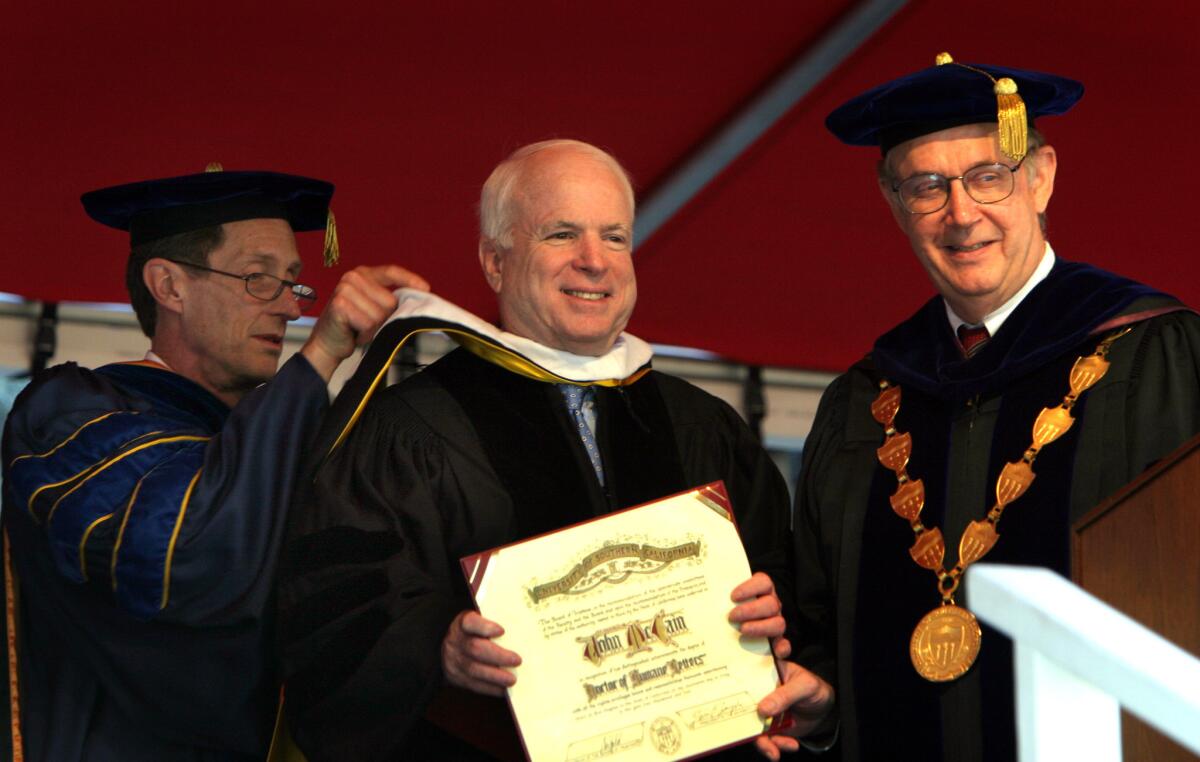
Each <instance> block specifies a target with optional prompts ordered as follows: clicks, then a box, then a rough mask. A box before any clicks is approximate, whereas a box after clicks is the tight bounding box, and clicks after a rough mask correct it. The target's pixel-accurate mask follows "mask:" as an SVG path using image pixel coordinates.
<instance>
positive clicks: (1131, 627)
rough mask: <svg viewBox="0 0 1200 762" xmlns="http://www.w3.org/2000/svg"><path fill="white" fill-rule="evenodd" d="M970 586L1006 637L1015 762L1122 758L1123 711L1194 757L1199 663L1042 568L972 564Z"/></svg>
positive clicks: (973, 603)
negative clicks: (1012, 679)
mask: <svg viewBox="0 0 1200 762" xmlns="http://www.w3.org/2000/svg"><path fill="white" fill-rule="evenodd" d="M967 590H968V591H969V593H968V604H969V606H970V608H971V610H972V611H974V612H975V613H976V614H978V615H979V617H980V618H981V619H984V620H986V621H987V622H988V623H989V624H990V625H992V626H993V627H995V628H996V629H998V630H1000V631H1002V632H1004V633H1005V634H1006V635H1008V636H1009V637H1010V638H1012V639H1013V652H1014V659H1015V661H1016V677H1017V683H1016V697H1017V734H1018V746H1019V749H1020V760H1021V762H1051V760H1053V761H1054V762H1059V761H1060V760H1088V762H1119V760H1120V759H1121V715H1120V709H1121V708H1122V707H1124V708H1125V709H1126V710H1128V711H1130V712H1132V713H1133V714H1136V715H1137V716H1138V717H1140V718H1141V719H1143V720H1145V721H1146V722H1148V723H1150V724H1151V725H1153V726H1154V727H1156V728H1158V729H1159V730H1160V731H1162V732H1163V733H1165V734H1166V735H1168V736H1170V737H1171V738H1173V739H1175V740H1176V741H1177V742H1178V743H1180V744H1182V745H1183V746H1185V747H1187V748H1189V749H1191V750H1192V751H1194V752H1196V753H1198V754H1200V660H1197V659H1196V658H1195V657H1194V656H1192V655H1191V654H1189V653H1188V652H1186V651H1184V650H1183V649H1181V648H1179V647H1178V646H1176V645H1175V644H1173V643H1171V642H1169V641H1167V640H1166V639H1164V638H1163V637H1161V636H1159V635H1157V634H1156V633H1154V632H1152V631H1151V630H1149V629H1147V628H1146V627H1144V626H1142V625H1141V624H1138V623H1137V622H1135V621H1133V620H1132V619H1130V618H1129V617H1127V616H1125V615H1124V614H1122V613H1120V612H1118V611H1117V610H1116V609H1113V608H1112V607H1111V606H1109V605H1107V604H1105V603H1103V602H1101V601H1100V600H1099V599H1097V598H1095V597H1094V596H1092V595H1090V594H1088V593H1086V592H1084V591H1083V590H1081V589H1080V588H1079V587H1077V586H1076V585H1073V584H1071V582H1069V581H1068V580H1066V579H1063V578H1062V577H1060V576H1059V575H1057V574H1054V573H1053V572H1051V571H1049V570H1046V569H1038V568H1032V567H1022V566H1000V565H996V564H978V565H976V566H972V567H971V569H970V571H968V572H967ZM1198 594H1200V593H1198Z"/></svg>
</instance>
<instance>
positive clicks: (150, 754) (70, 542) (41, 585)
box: [3, 172, 426, 762]
mask: <svg viewBox="0 0 1200 762" xmlns="http://www.w3.org/2000/svg"><path fill="white" fill-rule="evenodd" d="M332 193H333V186H332V185H330V184H328V183H325V182H322V181H319V180H312V179H308V178H303V177H294V176H290V175H280V174H275V173H269V172H210V173H205V174H199V175H188V176H185V177H177V178H170V179H164V180H151V181H146V182H141V183H134V184H131V185H123V186H118V187H114V188H106V189H104V190H100V191H94V192H92V193H88V194H85V195H84V197H83V203H84V207H85V208H86V210H87V212H88V214H89V215H91V216H92V217H93V218H94V219H96V220H97V221H99V222H101V223H103V224H105V225H109V226H111V227H115V228H118V229H120V230H124V231H129V234H130V238H131V243H132V251H131V253H130V257H129V262H128V267H127V284H128V287H129V291H130V297H131V301H132V303H133V306H134V310H135V312H136V314H137V317H138V320H139V322H140V324H141V326H142V328H143V330H144V331H145V333H146V335H147V336H149V337H150V340H151V350H150V352H149V353H148V354H147V355H146V357H145V359H144V360H141V361H137V362H128V363H116V364H113V365H106V366H103V367H101V368H97V369H95V370H87V369H84V368H80V367H78V366H76V365H75V364H74V363H67V364H65V365H60V366H57V367H55V368H51V369H49V370H48V371H46V372H45V373H44V374H43V375H41V376H39V377H38V378H37V379H35V380H34V382H33V383H32V384H31V385H30V387H29V388H28V389H27V390H26V391H25V392H23V393H22V395H21V396H20V398H18V400H17V403H16V406H15V407H14V409H13V411H12V413H11V415H10V416H9V418H8V423H7V426H6V430H5V436H4V513H3V519H4V526H5V530H6V536H7V537H8V538H11V561H12V562H13V563H12V564H11V567H12V570H15V572H16V577H17V578H18V579H19V583H20V584H19V587H18V588H17V589H18V590H19V593H20V595H19V597H18V601H19V605H18V606H16V608H15V614H16V621H17V623H18V633H17V640H16V644H17V650H16V653H14V652H13V651H11V650H10V658H12V657H16V658H17V659H18V663H19V680H17V681H16V685H17V686H18V691H17V692H16V693H15V694H13V695H12V696H10V699H11V703H10V708H13V709H15V708H17V706H18V704H19V709H20V712H19V717H16V718H14V724H13V725H12V726H11V727H13V728H14V729H16V730H19V734H18V733H14V741H15V745H16V746H23V752H24V755H23V757H24V759H26V760H36V761H39V762H40V761H41V760H46V761H50V760H67V759H87V760H101V761H103V760H167V759H188V760H242V759H245V760H261V759H263V758H264V757H265V755H266V752H267V747H268V742H269V740H270V736H271V729H272V727H273V725H272V723H273V720H274V718H275V715H276V709H277V705H278V695H279V687H278V679H277V678H276V677H275V671H274V665H273V662H272V660H271V654H270V645H271V643H270V642H269V639H268V638H267V632H269V626H268V624H269V617H268V615H267V606H266V604H267V601H268V600H269V593H270V590H271V583H272V577H273V573H274V569H275V564H276V560H277V557H278V550H279V545H280V537H281V535H282V531H283V519H284V515H285V509H286V507H287V505H288V502H289V499H290V495H291V491H292V488H293V486H294V485H295V484H296V483H297V480H298V479H299V472H300V463H301V460H302V458H303V455H304V454H305V452H306V449H305V448H306V447H307V445H308V444H309V442H310V441H311V440H312V437H313V435H314V433H315V432H316V430H317V424H318V422H319V420H320V418H321V416H322V414H323V413H324V412H325V410H326V408H327V407H328V403H329V398H328V392H327V390H326V383H327V382H328V381H329V378H330V376H331V375H332V373H333V371H334V369H335V368H336V367H337V366H338V365H339V364H340V363H341V361H342V360H343V359H345V358H346V357H347V356H348V355H349V354H350V353H351V352H352V351H353V349H354V347H355V345H356V344H359V343H362V342H364V341H366V340H367V339H368V338H370V336H371V335H372V334H373V332H374V330H375V329H376V328H377V327H378V326H379V324H380V323H381V322H382V321H383V319H384V318H385V317H386V316H387V315H389V314H390V313H391V311H392V310H393V309H394V307H395V303H396V300H395V297H394V296H393V294H392V289H394V288H397V287H400V286H412V287H417V288H425V287H426V286H425V284H424V281H422V280H421V279H420V278H419V277H417V276H415V275H412V274H411V273H408V272H407V271H405V270H404V269H402V268H399V267H379V268H368V267H360V268H358V269H356V270H354V271H352V272H350V273H347V274H346V275H345V276H344V277H343V278H342V279H341V281H340V282H339V284H338V286H337V287H336V289H335V291H334V293H333V295H332V296H331V297H330V300H329V304H328V306H327V307H326V309H325V311H324V312H323V313H322V314H321V316H320V317H319V318H318V320H317V322H316V325H315V327H314V328H313V331H312V334H311V335H310V337H309V339H308V341H306V342H305V344H304V346H303V348H302V349H301V350H300V352H299V353H298V354H297V355H296V356H295V357H293V358H291V359H290V360H288V361H287V362H286V363H284V364H283V366H282V367H279V359H280V352H281V350H282V345H283V337H284V332H285V331H286V329H287V324H288V323H289V322H290V321H292V320H295V319H296V318H297V317H299V316H300V314H301V312H302V310H303V309H304V308H305V307H308V306H311V305H312V304H313V302H314V301H315V299H316V292H315V291H314V290H313V289H312V288H310V287H308V286H305V285H303V284H302V283H299V282H297V281H296V279H297V278H299V277H300V269H301V262H300V255H299V252H298V250H297V248H296V239H295V235H294V233H293V231H304V230H314V229H325V228H326V220H327V210H328V206H329V199H330V196H331V195H332ZM277 367H279V372H278V374H277V373H276V368H277ZM6 573H9V574H11V570H8V571H7V572H6ZM12 603H13V601H12V599H11V598H10V605H11V604H12ZM14 751H15V750H14Z"/></svg>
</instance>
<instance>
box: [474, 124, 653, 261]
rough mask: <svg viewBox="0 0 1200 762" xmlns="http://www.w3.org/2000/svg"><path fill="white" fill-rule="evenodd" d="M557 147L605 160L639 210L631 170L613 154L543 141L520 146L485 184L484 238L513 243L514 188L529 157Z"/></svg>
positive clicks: (565, 141) (573, 143) (504, 244)
mask: <svg viewBox="0 0 1200 762" xmlns="http://www.w3.org/2000/svg"><path fill="white" fill-rule="evenodd" d="M554 148H573V149H575V150H577V151H579V152H580V153H585V154H587V155H588V156H591V157H592V158H594V159H596V160H598V161H600V162H602V163H603V164H605V165H606V166H608V168H609V169H611V170H612V172H613V175H614V176H616V178H617V180H618V182H620V184H621V187H622V189H623V190H624V191H625V196H626V198H628V199H629V208H630V209H631V210H633V209H635V208H636V207H635V202H634V196H633V183H632V182H631V181H630V179H629V173H628V172H627V171H625V168H624V167H622V166H621V164H620V162H618V161H617V160H616V159H615V158H613V156H612V155H611V154H609V153H607V152H605V151H602V150H601V149H599V148H597V147H596V146H594V145H592V144H590V143H584V142H583V141H580V140H568V139H565V138H562V139H556V140H543V141H541V142H540V143H530V144H529V145H527V146H524V147H522V148H518V149H517V150H516V151H513V153H512V154H511V155H510V156H509V157H508V158H507V159H505V160H504V161H502V162H500V163H499V164H498V165H497V166H496V168H495V169H493V170H492V174H491V175H489V176H488V179H487V180H486V181H485V182H484V184H483V192H482V193H481V194H480V197H479V233H480V235H482V236H483V237H484V238H486V239H488V240H490V241H493V242H494V243H496V244H497V245H499V246H501V247H502V248H505V249H507V248H509V247H511V246H512V229H513V225H514V224H515V220H514V219H513V216H514V215H513V203H512V197H513V189H514V188H516V186H517V181H518V180H519V179H520V178H521V173H522V172H523V171H524V169H525V163H526V160H527V159H528V158H529V157H530V156H533V155H534V154H536V153H539V152H541V151H546V150H550V149H554Z"/></svg>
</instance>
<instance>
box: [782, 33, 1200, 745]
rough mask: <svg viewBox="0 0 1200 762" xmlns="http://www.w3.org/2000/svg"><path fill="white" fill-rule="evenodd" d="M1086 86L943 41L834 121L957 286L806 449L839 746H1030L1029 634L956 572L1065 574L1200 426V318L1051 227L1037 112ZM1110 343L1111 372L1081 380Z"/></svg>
mask: <svg viewBox="0 0 1200 762" xmlns="http://www.w3.org/2000/svg"><path fill="white" fill-rule="evenodd" d="M1082 94H1083V86H1082V85H1080V84H1079V83H1078V82H1074V81H1072V80H1069V79H1065V78H1062V77H1057V76H1053V75H1049V74H1042V73H1038V72H1031V71H1021V70H1017V69H1006V68H1001V67H996V66H983V65H969V66H968V65H961V64H958V63H955V62H954V61H953V60H951V58H950V56H948V55H946V54H943V55H942V56H939V57H938V65H937V66H934V67H931V68H929V69H924V70H922V71H919V72H917V73H915V74H911V75H908V76H905V77H902V78H900V79H898V80H895V81H893V82H889V83H886V84H884V85H881V86H879V87H877V88H875V89H873V90H870V91H868V92H867V93H864V94H863V95H861V96H859V97H857V98H855V99H853V100H851V101H849V102H848V103H846V104H845V105H843V106H842V107H841V108H839V109H837V110H836V111H834V112H833V113H832V114H831V115H830V116H829V118H828V120H827V122H826V124H827V125H828V127H829V129H830V130H831V131H832V132H833V133H834V134H835V135H836V136H837V137H838V138H840V139H842V140H843V141H845V142H847V143H850V144H852V145H867V146H878V147H879V148H880V150H881V152H882V158H881V160H880V162H879V167H878V185H879V190H880V191H881V192H882V194H883V198H884V201H885V202H886V203H887V205H888V208H889V209H890V211H891V215H892V217H893V218H894V219H895V221H896V223H897V225H898V226H899V227H900V230H901V232H902V233H903V234H904V236H905V237H906V238H907V239H908V243H909V245H910V246H911V248H912V250H913V252H914V253H915V254H916V256H917V260H918V261H919V262H920V264H921V266H922V267H923V268H924V269H925V271H926V272H927V273H928V274H929V278H930V280H931V281H932V284H933V287H934V289H935V290H936V291H937V296H935V297H934V298H932V299H930V300H929V301H928V302H927V303H926V304H925V305H924V306H923V307H922V308H921V309H920V310H919V311H918V312H917V313H916V314H915V315H914V316H913V317H911V318H910V319H908V320H906V321H905V322H903V323H901V324H900V325H899V326H897V327H895V328H893V329H892V330H890V331H888V332H887V333H885V334H884V335H883V336H881V337H880V338H879V339H878V340H877V341H876V343H875V346H874V349H873V350H872V351H871V353H870V354H869V355H868V356H867V358H865V359H864V360H862V361H860V362H859V363H857V364H855V365H854V366H853V367H852V368H851V369H850V370H849V371H848V372H847V373H846V374H844V375H843V376H841V377H840V378H838V379H837V380H835V381H834V382H833V384H832V385H831V386H830V387H829V389H828V390H827V391H826V393H825V395H824V397H823V399H822V402H821V406H820V409H819V411H818V413H817V418H816V422H815V423H814V426H813V430H812V433H811V434H810V436H809V438H808V440H807V442H806V446H805V452H804V462H803V467H802V474H801V479H800V483H799V485H798V488H797V495H796V508H795V514H794V519H793V525H794V532H795V542H796V558H797V575H796V585H797V598H798V603H799V608H800V611H801V612H802V614H801V617H800V619H799V622H798V630H799V633H800V634H799V636H798V637H799V638H800V642H799V643H798V644H797V647H796V654H795V657H796V660H797V661H798V662H799V663H801V664H803V665H805V666H806V667H808V668H810V669H812V670H813V671H814V672H815V673H817V674H819V675H821V676H822V677H823V678H825V679H826V680H828V681H829V682H830V683H832V684H833V685H835V686H836V687H837V691H838V710H837V711H838V715H839V717H840V721H841V740H840V741H839V744H840V745H841V747H842V749H841V758H842V759H843V760H852V761H853V760H877V759H924V760H948V761H949V760H953V762H980V761H982V760H989V761H991V760H995V761H996V762H1000V761H1001V760H1003V761H1006V762H1007V761H1010V760H1013V759H1016V756H1017V753H1016V747H1015V732H1014V714H1013V684H1012V671H1013V666H1012V648H1011V644H1010V643H1009V642H1008V641H1007V640H1006V639H1005V638H1004V637H1003V636H1002V635H1000V634H999V633H998V632H996V631H994V630H991V629H990V628H988V627H986V626H984V627H983V628H982V633H981V631H980V629H979V626H978V624H977V623H976V622H975V620H974V617H973V616H972V615H971V614H970V612H969V611H968V610H967V609H966V608H965V604H964V592H965V590H964V588H963V587H962V586H960V585H959V575H960V574H961V572H962V571H963V568H964V567H965V566H967V565H969V564H970V563H971V562H973V561H975V560H978V559H979V558H985V560H986V561H988V562H1000V563H1021V564H1033V565H1039V566H1046V567H1049V568H1052V569H1055V570H1057V571H1059V572H1061V573H1063V574H1067V573H1069V569H1070V557H1069V550H1070V545H1069V541H1070V534H1069V530H1070V526H1071V523H1072V522H1073V521H1074V520H1075V519H1077V518H1079V517H1080V516H1082V515H1083V514H1084V513H1085V512H1086V511H1087V510H1088V509H1090V508H1092V507H1093V506H1095V505H1096V504H1097V503H1099V502H1100V501H1101V500H1102V499H1103V498H1105V497H1107V496H1108V495H1111V494H1112V493H1113V492H1114V491H1116V490H1117V489H1118V488H1120V487H1121V486H1122V485H1124V484H1125V483H1126V482H1128V481H1130V480H1131V479H1133V478H1134V477H1136V476H1137V475H1138V474H1139V473H1141V472H1142V471H1143V470H1144V469H1145V468H1147V467H1148V466H1149V465H1150V464H1152V463H1153V462H1154V461H1156V460H1157V459H1159V458H1161V457H1163V456H1164V455H1166V454H1167V453H1169V452H1170V451H1171V450H1172V449H1174V448H1175V447H1176V446H1177V445H1179V444H1181V443H1182V442H1184V441H1185V440H1187V439H1188V438H1189V437H1191V436H1192V435H1193V434H1195V433H1196V432H1197V431H1200V319H1197V316H1196V315H1195V313H1193V312H1192V311H1191V310H1188V309H1186V308H1185V307H1184V306H1183V305H1181V304H1180V303H1178V302H1177V301H1176V300H1174V299H1172V298H1171V297H1169V296H1165V295H1163V294H1161V293H1159V292H1156V291H1155V290H1153V289H1151V288H1148V287H1146V286H1143V285H1140V284H1138V283H1134V282H1132V281H1129V280H1127V279H1125V278H1122V277H1119V276H1117V275H1113V274H1111V273H1107V272H1104V271H1102V270H1099V269H1097V268H1094V267H1091V266H1088V265H1085V264H1081V263H1077V262H1069V261H1066V260H1064V259H1060V258H1058V256H1057V255H1056V253H1055V251H1054V250H1053V249H1052V248H1051V247H1050V244H1049V242H1048V241H1047V239H1046V233H1045V231H1046V210H1047V207H1048V205H1049V203H1050V198H1051V196H1052V194H1053V191H1054V180H1055V176H1056V174H1057V172H1058V169H1059V166H1058V157H1057V154H1056V152H1055V150H1054V148H1052V147H1051V146H1049V145H1047V144H1045V141H1044V139H1043V138H1042V136H1041V134H1040V133H1039V132H1038V131H1037V130H1035V129H1034V126H1033V119H1034V118H1035V117H1042V116H1050V115H1056V114H1061V113H1063V112H1065V111H1066V110H1067V109H1069V108H1070V107H1071V106H1072V105H1074V103H1075V102H1076V101H1077V100H1078V99H1079V98H1080V97H1081V96H1082ZM893 266H895V267H900V266H901V265H900V264H899V263H898V262H896V263H895V264H894V265H893ZM1091 355H1100V356H1103V357H1105V358H1106V360H1107V361H1108V362H1109V363H1111V364H1110V365H1108V366H1107V371H1106V372H1103V373H1101V374H1099V376H1098V377H1097V378H1095V379H1092V380H1090V381H1089V382H1082V381H1080V380H1079V378H1078V377H1074V378H1073V377H1072V372H1071V369H1072V366H1073V364H1074V363H1075V361H1076V359H1077V358H1079V357H1085V356H1091ZM1102 367H1103V366H1102ZM1072 378H1073V380H1070V381H1069V379H1072ZM1089 383H1090V384H1091V385H1090V386H1089ZM1069 392H1070V393H1072V394H1073V397H1072V399H1077V400H1078V401H1076V402H1074V403H1073V405H1072V404H1070V402H1068V404H1067V407H1068V408H1070V413H1063V412H1062V408H1061V407H1060V406H1061V405H1062V403H1063V402H1064V398H1065V397H1066V396H1067V395H1068V393H1069ZM897 406H898V411H897ZM1044 408H1058V410H1059V413H1058V415H1060V416H1063V415H1065V426H1064V422H1063V420H1062V419H1061V418H1060V419H1059V420H1058V421H1054V420H1053V419H1050V418H1048V417H1044V418H1039V413H1040V412H1041V411H1042V410H1043V409H1044ZM1072 416H1073V417H1074V422H1073V425H1072V423H1071V421H1072ZM1035 420H1038V421H1039V423H1038V425H1037V426H1035V424H1034V421H1035ZM1066 427H1069V428H1066ZM1064 428H1065V430H1064ZM908 437H911V440H910V439H908ZM881 445H882V447H881ZM1022 461H1024V462H1025V463H1026V464H1028V467H1026V466H1025V465H1019V464H1021V463H1022ZM1013 463H1015V464H1018V465H1016V466H1009V467H1007V468H1008V469H1009V470H1008V471H1006V473H1007V474H1009V475H1010V476H1011V477H1012V478H1007V477H1006V478H1005V480H1004V481H1003V482H1001V471H1002V469H1005V468H1006V464H1013ZM1031 474H1032V475H1031ZM1033 475H1036V477H1037V478H1036V480H1034V479H1033ZM1001 484H1003V487H1002V488H1001ZM998 494H1001V495H1003V500H1004V502H1000V503H998V502H997V500H998V498H997V495H998ZM897 514H899V516H898V515H897ZM960 538H962V543H961V545H960ZM960 548H961V550H960ZM960 552H961V553H963V554H964V555H963V556H962V557H960Z"/></svg>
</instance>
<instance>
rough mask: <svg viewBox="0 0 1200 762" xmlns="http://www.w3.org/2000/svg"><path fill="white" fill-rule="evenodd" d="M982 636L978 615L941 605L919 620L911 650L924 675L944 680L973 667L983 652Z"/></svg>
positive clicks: (914, 660)
mask: <svg viewBox="0 0 1200 762" xmlns="http://www.w3.org/2000/svg"><path fill="white" fill-rule="evenodd" d="M982 637H983V633H982V632H981V631H980V629H979V622H977V621H975V615H974V614H972V613H971V612H970V611H967V610H966V609H964V608H959V607H958V606H955V605H953V604H947V605H944V606H938V607H937V608H936V609H934V610H933V611H930V612H929V613H928V614H926V615H925V616H923V617H921V621H920V622H917V628H916V629H915V630H913V635H912V640H911V641H910V642H909V645H908V653H909V656H911V657H912V663H913V666H914V667H916V669H917V672H919V673H920V674H921V677H923V678H925V679H926V680H931V681H933V682H935V683H944V682H946V681H948V680H954V679H955V678H957V677H960V676H961V675H962V674H963V673H965V672H966V671H967V670H968V669H970V668H971V665H972V664H974V663H975V657H976V656H978V655H979V642H980V640H981V639H982Z"/></svg>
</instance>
